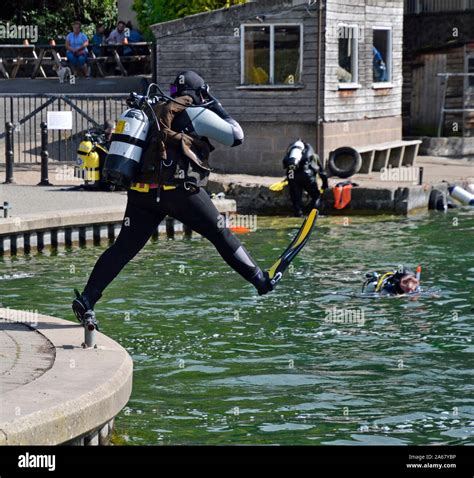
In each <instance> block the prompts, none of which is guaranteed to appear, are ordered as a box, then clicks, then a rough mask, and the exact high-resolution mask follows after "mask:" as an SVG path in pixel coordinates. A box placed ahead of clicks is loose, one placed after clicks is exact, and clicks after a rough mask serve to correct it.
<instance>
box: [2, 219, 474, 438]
mask: <svg viewBox="0 0 474 478" xmlns="http://www.w3.org/2000/svg"><path fill="white" fill-rule="evenodd" d="M455 217H456V218H457V220H458V225H457V226H454V225H453V223H454V221H453V219H454V218H455ZM289 224H291V225H293V226H296V225H297V224H298V221H296V222H295V221H293V220H291V222H289V221H288V220H286V219H284V218H281V219H275V218H259V223H258V225H259V228H258V230H257V231H256V232H254V233H251V234H247V235H243V236H240V237H241V239H242V241H243V242H244V244H245V246H246V247H247V248H248V249H249V250H250V251H251V252H252V254H253V255H254V257H255V258H256V259H257V260H258V261H259V263H261V264H266V265H269V264H271V262H272V261H273V259H274V258H275V257H276V256H277V255H278V254H279V252H281V251H282V249H284V247H285V246H286V245H287V244H288V242H289V241H290V239H291V238H292V236H293V234H294V233H295V229H294V228H291V227H288V225H289ZM473 230H474V214H473V212H472V211H467V210H463V211H461V210H457V211H454V212H450V213H448V214H447V215H442V214H437V215H428V214H427V215H423V216H418V217H413V218H393V217H387V218H380V217H379V218H362V217H361V218H353V219H351V222H350V224H349V225H348V226H346V227H345V226H343V223H342V219H341V218H321V220H320V222H319V224H318V227H317V230H316V233H315V234H314V236H313V238H312V239H311V241H310V243H309V244H308V246H307V247H306V248H305V249H304V251H303V252H302V253H301V255H300V256H299V257H298V259H297V260H296V261H295V263H294V268H293V269H290V270H289V272H288V274H287V275H286V276H285V278H284V280H283V281H282V282H281V284H280V285H279V287H278V291H277V292H276V293H272V294H269V295H267V296H264V297H259V296H258V295H256V293H255V292H254V290H253V289H252V287H251V286H249V285H247V284H246V283H245V282H244V281H243V280H242V279H240V277H239V276H238V275H236V274H235V273H234V272H233V271H231V270H229V269H228V267H227V266H226V264H225V263H224V262H223V261H222V260H221V259H220V257H219V256H218V254H217V252H215V250H214V249H213V247H212V246H211V245H210V244H208V243H207V242H206V241H205V240H202V239H193V240H191V241H181V240H176V241H159V242H158V243H151V244H148V245H147V246H146V247H145V249H144V250H143V251H142V252H141V253H140V254H139V255H138V257H137V258H135V259H134V260H133V261H132V262H131V263H130V264H129V265H128V266H127V267H126V268H125V270H124V271H123V272H122V274H121V275H120V276H119V277H118V278H117V279H116V280H115V281H114V282H113V283H112V284H111V285H110V286H109V288H108V289H107V290H106V292H105V294H104V297H103V299H102V300H101V302H99V304H98V305H97V307H96V311H97V314H98V317H99V320H100V323H101V326H102V330H103V331H104V332H105V333H106V334H108V335H110V336H111V337H112V338H114V339H115V340H117V341H118V342H120V343H121V344H122V345H123V346H124V347H126V348H127V350H128V351H129V352H130V354H131V355H132V357H133V359H134V364H135V375H134V389H133V394H132V397H131V400H130V402H129V403H128V406H127V407H126V408H125V409H124V410H123V411H122V413H121V414H120V415H119V417H118V419H117V427H118V432H119V434H120V440H121V442H122V443H128V444H159V443H163V444H217V443H229V444H230V443H267V444H271V443H279V444H388V445H389V444H436V443H449V444H458V443H462V444H465V443H473V434H472V433H473V425H474V410H473V402H472V396H473V394H472V392H473V387H472V354H473V352H474V347H473V345H472V342H471V338H472V335H473V329H474V327H473V323H472V318H473V303H472V300H473V299H472V297H473V293H472V290H473V282H474V278H473V272H474V253H473ZM102 251H103V248H91V249H76V250H69V251H65V252H58V253H57V254H55V255H54V257H48V255H46V254H45V255H37V256H31V257H26V258H17V259H12V260H8V259H5V260H4V261H3V262H1V263H0V267H1V269H0V287H1V290H2V296H1V301H2V302H3V305H4V306H9V307H12V308H15V307H16V308H22V307H23V308H36V309H38V311H39V312H41V313H44V314H51V315H55V316H60V317H69V318H70V319H71V320H72V321H73V320H74V319H73V317H72V313H71V312H70V309H69V307H70V301H71V299H72V295H73V294H72V289H73V287H78V288H80V287H82V286H83V285H84V284H85V282H86V280H87V277H88V274H89V273H90V271H91V268H92V267H93V265H94V263H95V261H96V259H97V258H98V256H99V255H100V253H101V252H102ZM418 263H421V264H422V265H423V275H422V283H423V287H424V288H425V289H427V290H428V291H436V294H435V295H433V294H431V293H427V294H421V295H419V296H416V297H404V298H393V297H377V298H370V299H369V298H367V297H364V296H362V295H361V294H360V288H361V284H362V282H363V280H364V275H365V273H366V272H367V271H370V270H384V269H387V268H394V267H397V266H398V265H399V264H406V265H408V266H411V267H415V266H416V265H417V264H418ZM52 265H53V267H52Z"/></svg>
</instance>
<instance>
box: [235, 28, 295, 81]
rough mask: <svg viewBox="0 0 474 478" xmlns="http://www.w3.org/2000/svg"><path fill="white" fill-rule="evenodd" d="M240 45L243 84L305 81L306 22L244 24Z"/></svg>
mask: <svg viewBox="0 0 474 478" xmlns="http://www.w3.org/2000/svg"><path fill="white" fill-rule="evenodd" d="M240 45H241V68H242V70H241V72H242V73H241V84H242V85H288V86H291V85H297V84H299V83H301V72H302V66H303V65H302V63H303V26H302V25H290V24H288V25H279V24H274V25H262V24H259V25H242V27H241V42H240Z"/></svg>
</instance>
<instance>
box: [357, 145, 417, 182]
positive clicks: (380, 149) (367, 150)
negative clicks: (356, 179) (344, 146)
mask: <svg viewBox="0 0 474 478" xmlns="http://www.w3.org/2000/svg"><path fill="white" fill-rule="evenodd" d="M420 144H421V141H420V140H418V139H415V140H410V141H404V140H400V141H390V142H388V143H378V144H369V145H366V146H355V147H354V149H356V150H357V151H358V152H359V153H360V155H361V157H362V166H361V167H360V170H359V172H358V174H370V173H372V172H377V171H382V169H384V168H388V167H392V168H400V167H402V166H414V164H415V161H416V157H417V156H418V149H419V147H420Z"/></svg>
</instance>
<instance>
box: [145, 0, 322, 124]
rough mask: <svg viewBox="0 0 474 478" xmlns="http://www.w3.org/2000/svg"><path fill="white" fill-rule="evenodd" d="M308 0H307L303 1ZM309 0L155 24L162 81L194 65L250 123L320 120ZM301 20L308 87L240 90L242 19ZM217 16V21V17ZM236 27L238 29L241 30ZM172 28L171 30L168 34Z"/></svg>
mask: <svg viewBox="0 0 474 478" xmlns="http://www.w3.org/2000/svg"><path fill="white" fill-rule="evenodd" d="M298 3H299V4H302V3H304V5H298ZM306 7H307V2H301V1H299V2H298V1H281V0H280V1H278V0H277V1H273V2H268V1H263V2H262V1H260V2H255V3H249V4H246V5H244V6H241V7H233V8H231V9H229V10H225V11H223V12H222V11H221V12H219V13H216V14H215V13H208V14H207V15H204V16H202V15H201V16H197V20H200V21H197V20H195V19H193V17H189V19H187V20H185V21H182V23H183V26H182V27H179V24H177V23H176V22H172V23H171V24H169V27H167V24H162V25H161V26H160V25H157V26H156V27H155V28H154V31H155V36H156V37H157V44H158V46H157V69H158V76H157V79H158V82H159V83H160V84H162V85H168V84H169V83H170V81H171V80H173V79H174V78H175V76H176V74H177V73H178V72H180V71H182V70H186V69H193V70H195V71H197V72H198V73H200V74H201V75H202V76H203V77H204V78H205V79H206V81H208V82H209V84H210V85H211V88H212V92H213V93H214V94H215V95H216V96H217V97H218V98H219V99H220V100H221V102H222V104H223V105H224V107H225V108H226V109H228V111H229V113H230V114H231V115H233V116H234V117H235V118H236V119H237V120H238V121H245V122H256V123H259V122H287V121H289V120H291V122H315V121H316V62H317V10H316V9H315V7H312V8H311V12H310V13H308V11H307V10H306ZM257 15H258V16H260V17H261V18H262V17H263V16H265V20H264V23H263V24H270V23H302V24H303V28H304V47H303V85H304V88H303V89H294V90H285V91H280V90H275V89H272V90H264V89H259V90H241V89H238V88H237V87H238V86H239V85H240V71H241V65H240V37H239V36H236V35H235V32H236V31H238V29H239V28H240V25H241V24H243V23H258V21H257V20H256V16H257ZM216 19H217V21H216ZM236 29H237V30H236ZM168 33H170V34H168Z"/></svg>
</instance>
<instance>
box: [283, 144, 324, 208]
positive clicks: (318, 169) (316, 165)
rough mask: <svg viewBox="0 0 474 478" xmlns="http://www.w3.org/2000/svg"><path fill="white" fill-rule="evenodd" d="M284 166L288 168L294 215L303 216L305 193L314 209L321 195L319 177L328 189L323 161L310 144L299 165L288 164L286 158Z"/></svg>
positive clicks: (306, 145) (287, 173)
mask: <svg viewBox="0 0 474 478" xmlns="http://www.w3.org/2000/svg"><path fill="white" fill-rule="evenodd" d="M283 166H284V167H285V168H286V177H287V179H288V186H289V190H290V198H291V202H292V205H293V211H294V214H295V216H302V215H303V191H306V192H307V193H308V194H309V196H310V197H311V202H310V207H314V205H315V204H316V201H317V200H318V198H319V197H320V195H321V192H320V190H319V186H318V182H317V176H318V175H319V176H320V178H321V180H322V182H323V186H322V187H323V189H326V188H327V176H326V175H325V174H324V173H323V168H322V164H321V161H320V160H319V158H318V156H317V155H316V154H315V152H314V150H313V148H312V147H311V145H310V144H308V143H305V150H304V151H303V154H302V158H301V161H299V163H298V164H297V165H292V164H287V159H286V158H285V159H284V160H283Z"/></svg>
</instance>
